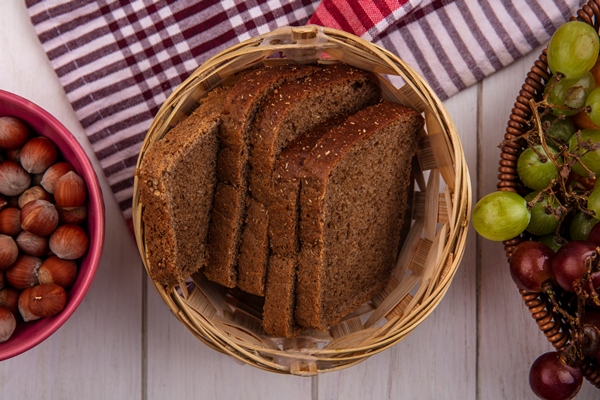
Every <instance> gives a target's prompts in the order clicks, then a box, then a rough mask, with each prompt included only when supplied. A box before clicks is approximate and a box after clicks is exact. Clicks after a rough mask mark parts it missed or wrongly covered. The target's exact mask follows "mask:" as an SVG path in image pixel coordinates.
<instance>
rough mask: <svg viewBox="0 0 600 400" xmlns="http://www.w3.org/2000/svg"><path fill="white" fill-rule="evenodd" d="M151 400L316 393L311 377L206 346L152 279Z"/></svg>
mask: <svg viewBox="0 0 600 400" xmlns="http://www.w3.org/2000/svg"><path fill="white" fill-rule="evenodd" d="M147 297H148V330H147V336H148V352H147V356H146V357H147V360H148V361H147V363H148V374H147V376H148V379H147V388H148V389H147V390H148V397H147V399H148V400H163V399H177V398H185V397H186V396H189V395H190V394H197V395H199V396H200V398H205V399H228V400H229V399H231V400H237V399H239V400H243V399H264V400H270V399H273V400H275V399H281V398H285V399H289V400H308V399H310V398H311V390H312V379H311V378H303V377H295V376H286V375H279V374H275V373H271V372H265V371H262V370H260V369H258V368H255V367H252V366H250V365H247V364H244V363H242V362H241V361H238V360H236V359H235V358H233V357H230V356H226V355H224V354H222V353H220V352H218V351H216V350H213V349H211V348H209V347H208V346H206V345H204V344H203V343H202V342H201V341H200V340H199V339H197V338H196V337H195V336H194V335H193V334H192V333H191V332H190V331H188V330H187V328H185V326H184V325H183V324H181V323H180V322H179V321H178V320H177V319H176V318H175V317H174V316H173V315H172V314H171V311H170V310H169V309H168V307H167V306H166V305H165V304H164V302H163V301H162V299H161V298H160V296H159V295H158V293H157V292H156V290H155V289H154V286H152V284H151V283H148V296H147Z"/></svg>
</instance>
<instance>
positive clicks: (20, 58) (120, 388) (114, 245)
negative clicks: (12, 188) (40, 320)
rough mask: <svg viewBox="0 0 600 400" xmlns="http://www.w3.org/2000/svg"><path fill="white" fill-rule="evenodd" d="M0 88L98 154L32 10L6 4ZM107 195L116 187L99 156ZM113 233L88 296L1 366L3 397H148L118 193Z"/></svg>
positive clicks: (133, 272) (0, 20) (131, 260)
mask: <svg viewBox="0 0 600 400" xmlns="http://www.w3.org/2000/svg"><path fill="white" fill-rule="evenodd" d="M0 88H2V89H4V90H8V91H11V92H13V93H16V94H18V95H21V96H22V97H25V98H27V99H29V100H32V101H34V102H36V103H37V104H38V105H40V106H41V107H43V108H45V109H46V110H47V111H49V112H50V113H51V114H53V115H54V116H55V117H56V118H57V119H58V120H60V121H61V122H62V123H63V124H64V125H65V126H66V127H67V128H69V129H70V130H71V132H73V134H74V135H75V136H76V137H77V138H78V140H79V141H80V142H81V143H82V145H83V147H84V148H85V149H86V151H87V152H88V154H92V152H91V150H90V146H89V143H88V141H87V138H86V136H85V134H84V132H83V129H82V128H81V125H80V124H79V122H78V121H77V119H76V118H75V115H74V113H73V110H72V109H71V107H70V105H69V104H68V102H67V100H66V96H65V94H64V92H63V90H62V88H61V87H60V85H59V82H58V79H57V78H56V75H55V74H54V71H53V70H52V68H51V66H50V64H49V62H48V60H47V58H46V57H45V54H44V52H43V50H42V48H41V45H40V43H39V42H38V40H37V37H36V36H35V32H34V30H33V28H32V26H31V23H30V22H29V19H28V16H27V12H26V10H25V6H24V4H23V3H22V2H18V1H15V0H9V1H2V2H1V3H0ZM92 162H93V163H94V167H95V169H96V171H97V173H98V175H99V177H100V182H101V184H102V190H103V192H104V193H105V194H110V189H109V187H108V185H107V184H106V181H105V179H103V178H102V173H101V172H100V168H99V166H98V164H97V162H96V160H95V158H94V157H92ZM105 202H106V207H105V208H106V217H107V218H106V226H107V235H106V242H105V247H104V252H103V258H102V261H101V264H100V266H99V269H98V273H97V275H96V278H95V280H94V282H93V284H92V287H91V288H90V290H89V292H88V295H87V296H86V298H85V299H84V301H83V302H82V304H81V305H80V307H79V308H78V309H77V311H76V312H75V313H74V315H73V316H72V317H71V318H70V319H69V320H68V321H67V323H66V324H65V325H64V326H62V327H61V328H60V329H59V330H58V331H57V332H56V333H55V334H54V335H53V336H51V337H50V338H49V339H47V340H46V341H44V342H43V343H41V344H40V345H38V346H37V347H35V348H34V349H32V350H30V351H28V352H27V353H25V354H23V355H20V356H18V357H15V358H12V359H10V360H6V361H3V362H2V363H0V398H2V399H40V400H43V399H49V400H50V399H78V398H81V399H139V398H141V387H142V385H141V371H142V369H141V360H142V352H141V343H142V341H141V334H142V325H141V323H142V319H141V308H142V302H141V300H142V296H141V289H142V278H143V277H144V275H143V273H142V266H141V262H140V259H139V255H138V254H137V253H136V252H135V247H134V243H133V240H132V238H131V235H130V234H129V231H128V230H127V228H126V226H125V223H124V220H123V218H122V217H121V215H120V212H119V209H118V207H117V204H116V202H115V201H114V200H113V198H112V196H110V195H108V196H105Z"/></svg>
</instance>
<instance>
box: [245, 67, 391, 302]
mask: <svg viewBox="0 0 600 400" xmlns="http://www.w3.org/2000/svg"><path fill="white" fill-rule="evenodd" d="M379 97H380V89H379V86H378V84H377V81H376V78H375V77H374V75H373V74H371V73H370V72H366V71H363V70H360V69H357V68H354V67H351V66H349V65H347V64H340V63H338V64H330V65H327V66H325V67H323V68H322V70H320V71H319V73H317V74H313V75H309V76H307V77H305V78H303V79H301V80H297V81H289V82H286V83H285V84H282V85H281V86H280V87H279V88H278V89H277V90H276V91H274V92H272V93H271V94H270V95H269V96H268V97H267V99H266V100H265V102H264V104H263V106H262V107H261V109H260V111H259V112H258V114H257V116H256V120H255V122H254V127H253V129H252V132H251V134H250V136H249V140H250V153H249V158H248V163H249V165H250V171H249V174H248V190H249V193H250V196H252V198H254V199H255V200H257V201H259V202H260V203H262V204H263V205H264V207H263V208H262V210H268V205H269V203H270V198H271V197H272V196H273V169H274V167H275V162H276V160H277V158H278V157H279V154H280V153H281V151H282V150H283V148H285V147H286V146H287V145H288V143H289V142H290V141H292V140H293V139H295V138H296V137H297V136H299V135H300V134H302V133H304V132H307V131H308V130H310V129H312V128H313V127H314V126H316V125H317V124H319V123H322V122H324V121H326V120H327V119H329V118H331V117H332V116H334V115H336V114H339V113H353V112H356V111H357V110H359V109H361V108H363V107H366V106H367V105H369V104H374V103H375V102H376V101H378V99H379ZM254 210H257V211H260V210H261V208H259V207H255V208H254ZM249 211H252V210H249ZM265 218H268V215H267V214H266V213H261V214H258V215H253V214H250V213H249V214H248V215H247V218H246V222H247V223H246V224H245V225H244V227H243V233H242V241H241V246H240V263H239V265H238V268H239V271H240V276H242V275H243V276H252V277H254V278H255V279H253V280H252V283H253V285H244V286H243V287H242V286H240V288H242V289H243V290H246V291H248V292H250V293H253V294H258V295H262V294H263V293H264V284H265V277H266V270H267V264H266V263H262V264H260V263H256V262H253V263H245V262H243V261H244V260H253V261H256V260H257V258H256V257H246V256H242V254H244V253H245V252H251V251H256V250H257V249H260V251H261V253H263V254H264V253H265V252H267V251H268V246H269V244H268V241H263V242H261V243H260V247H259V248H257V243H256V240H255V238H258V237H260V236H259V235H260V233H261V232H260V229H262V228H263V226H262V220H264V219H265ZM254 222H259V224H258V226H255V225H254V224H253V223H254ZM262 237H264V235H263V236H262ZM263 259H265V260H266V258H265V257H263ZM242 284H243V282H241V281H240V285H242Z"/></svg>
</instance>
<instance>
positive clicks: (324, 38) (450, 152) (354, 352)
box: [132, 25, 472, 375]
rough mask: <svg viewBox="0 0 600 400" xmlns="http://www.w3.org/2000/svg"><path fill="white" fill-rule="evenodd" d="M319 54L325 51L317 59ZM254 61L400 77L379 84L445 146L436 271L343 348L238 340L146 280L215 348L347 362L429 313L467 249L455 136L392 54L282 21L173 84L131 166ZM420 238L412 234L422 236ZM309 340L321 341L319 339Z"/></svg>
mask: <svg viewBox="0 0 600 400" xmlns="http://www.w3.org/2000/svg"><path fill="white" fill-rule="evenodd" d="M275 52H282V53H284V55H285V58H283V59H276V60H272V59H270V58H269V59H267V57H269V56H270V55H272V54H274V53H275ZM323 55H326V57H325V58H323ZM334 56H335V57H334ZM258 62H323V63H328V62H345V63H348V64H350V65H354V66H355V67H358V68H362V69H367V70H370V71H372V72H375V73H376V74H377V75H378V76H384V75H385V76H392V75H396V76H397V77H400V79H402V80H403V82H404V84H405V85H404V86H403V87H402V88H401V89H400V90H399V89H397V88H395V87H393V86H392V87H389V86H388V83H386V82H384V83H383V86H384V87H383V89H384V91H385V92H386V95H387V96H391V98H392V100H393V101H396V102H400V103H404V104H405V105H408V106H411V107H413V108H417V109H418V110H419V111H421V112H423V113H424V114H425V117H426V121H427V122H428V125H427V126H428V128H429V129H428V131H429V132H428V137H430V138H431V141H435V142H436V143H437V146H438V147H440V146H441V147H440V148H443V149H445V150H443V151H442V150H434V158H435V162H436V165H435V166H434V167H435V168H434V170H435V173H434V172H431V171H433V170H430V171H428V173H429V177H430V178H431V177H432V176H433V175H435V174H437V175H439V176H440V177H441V178H439V180H441V181H442V182H443V185H444V195H445V201H446V202H447V206H448V208H449V209H450V210H449V211H448V214H449V215H448V216H447V219H448V221H447V222H444V223H438V222H437V220H436V221H434V222H431V221H429V226H432V225H433V226H434V227H435V226H438V225H442V228H441V229H440V231H441V233H440V232H438V231H437V230H435V232H434V233H435V234H437V236H436V237H435V240H433V238H432V241H433V244H432V246H436V243H438V242H439V243H438V245H437V247H435V249H436V250H437V253H435V254H433V255H431V257H432V259H433V260H438V261H439V265H437V264H436V268H435V271H433V270H431V271H430V272H427V273H428V274H429V275H428V276H429V278H430V280H431V281H427V282H420V286H419V290H420V291H423V292H425V294H426V295H424V294H421V298H418V299H415V300H416V302H413V303H414V304H412V303H411V304H409V307H411V309H410V312H408V314H407V315H404V314H403V315H402V317H401V318H400V317H398V318H396V320H397V321H395V322H396V323H399V322H403V323H404V324H403V325H398V326H397V325H392V324H390V322H389V321H388V322H387V323H384V325H383V328H385V329H382V327H377V326H374V327H373V330H374V331H375V329H382V330H383V331H386V332H384V334H383V336H382V337H378V338H376V339H377V340H373V341H368V342H367V343H363V344H362V345H360V346H354V347H350V348H347V349H346V348H344V349H338V348H336V349H326V348H324V349H322V348H313V347H311V348H307V349H304V350H305V351H295V352H294V351H290V350H289V349H288V350H284V349H282V348H278V347H277V345H275V346H273V347H268V346H264V347H263V346H261V344H257V343H252V342H250V341H248V340H246V342H244V339H240V338H233V337H232V336H229V335H227V334H224V333H223V332H222V331H220V330H219V329H217V328H216V327H215V325H214V324H213V323H211V322H209V321H207V320H206V318H205V317H203V316H201V315H200V316H199V315H197V314H198V313H197V311H194V310H193V309H191V308H189V307H188V306H187V305H186V303H185V300H184V299H183V297H182V296H181V293H180V291H181V290H179V291H178V290H173V291H171V292H167V291H166V290H165V288H164V287H163V286H162V285H160V284H158V283H157V282H155V281H153V280H152V279H151V281H152V283H153V285H154V287H155V289H156V290H157V291H158V293H159V295H160V296H161V298H162V299H163V301H164V302H165V303H166V304H167V305H168V307H169V308H170V309H171V311H172V312H173V314H174V315H175V316H176V318H177V319H179V320H180V321H181V322H182V323H183V324H184V325H186V327H187V328H188V329H189V330H190V331H191V332H192V333H193V334H194V335H195V336H196V337H198V338H199V339H200V340H201V341H202V342H203V343H205V344H207V345H208V346H210V347H211V348H213V349H215V350H217V351H221V352H223V353H226V354H229V355H231V356H233V357H235V358H237V359H239V360H241V361H243V362H245V363H248V364H251V365H253V366H256V367H258V368H261V369H264V370H267V371H271V372H277V373H288V374H289V373H292V374H297V375H315V374H318V373H320V372H326V371H333V370H337V369H342V368H346V367H349V366H351V365H355V364H357V363H359V362H361V361H363V360H364V359H366V358H368V357H369V356H371V355H373V354H376V353H378V352H380V351H383V350H385V349H387V348H389V347H391V346H392V345H394V344H395V343H397V342H399V341H400V340H402V339H403V338H404V337H405V336H406V335H408V334H409V333H410V332H411V331H412V330H413V329H414V328H415V327H416V326H417V325H419V324H420V323H421V322H422V321H423V320H424V319H425V318H426V317H427V316H428V315H429V314H430V313H431V312H433V310H434V309H435V308H436V306H437V305H438V304H439V302H440V301H441V299H442V298H443V296H444V295H445V293H446V292H447V290H448V288H449V286H450V284H451V282H452V279H453V277H454V275H455V273H456V270H457V269H458V266H459V263H460V261H461V259H462V256H463V254H464V251H465V247H466V238H467V234H468V226H469V218H470V211H471V201H472V196H471V182H470V177H469V172H468V168H467V165H466V161H465V158H464V152H463V149H462V145H461V143H460V138H459V136H458V133H457V131H456V127H455V126H454V123H453V122H452V120H451V118H450V116H449V114H448V112H447V110H446V109H445V107H444V105H443V103H442V102H441V101H440V100H439V98H438V97H437V96H436V95H435V93H434V92H433V90H432V89H431V88H430V86H429V85H428V84H427V83H426V82H425V81H424V80H423V78H421V77H420V76H419V75H418V73H417V72H416V71H415V70H414V69H413V68H411V67H410V66H408V65H406V64H405V63H404V62H403V61H402V60H401V59H400V58H398V57H397V56H396V55H394V54H393V53H391V52H389V51H387V50H385V49H383V48H381V47H379V46H377V45H375V44H372V43H369V42H367V41H365V40H363V39H360V38H358V37H356V36H354V35H351V34H348V33H346V32H343V31H340V30H336V29H332V28H323V27H319V26H316V25H309V26H304V27H281V28H278V29H276V30H274V31H272V32H269V33H266V34H263V35H259V36H256V37H254V38H250V39H248V40H246V41H244V42H241V43H239V44H237V45H234V46H232V47H231V48H229V49H226V50H224V51H222V52H221V53H219V54H217V55H215V56H213V57H211V58H210V59H208V60H207V61H206V62H205V63H203V64H202V65H201V66H200V67H199V68H198V69H197V70H196V71H195V72H194V73H193V74H192V75H191V76H190V77H189V78H188V79H186V81H184V82H183V83H182V84H181V85H179V86H178V87H177V88H176V89H175V90H174V92H173V93H172V94H171V95H170V96H169V98H168V99H167V100H166V101H165V102H164V104H163V105H162V106H161V107H160V109H159V111H158V113H157V114H156V117H155V118H154V120H153V122H152V125H151V127H150V129H149V130H148V134H147V136H146V138H145V140H144V142H143V144H142V148H141V150H140V154H139V157H138V162H137V166H136V168H140V166H141V162H142V161H143V158H144V154H145V152H146V151H147V149H148V148H149V147H150V146H151V145H152V143H153V142H154V141H156V140H159V139H160V137H162V135H164V134H165V133H166V131H167V130H168V129H169V128H170V127H171V126H172V125H174V124H175V123H176V122H177V118H184V116H183V115H187V113H189V111H190V110H189V108H190V104H192V103H193V101H192V100H193V99H194V96H201V95H203V93H204V92H206V91H208V90H210V89H212V87H215V86H218V85H219V84H220V83H221V82H222V80H223V79H225V78H226V77H227V76H229V75H231V74H233V73H235V72H238V71H239V70H241V69H245V68H248V67H250V66H252V65H254V64H256V63H258ZM220 74H224V75H223V76H221V75H220ZM228 74H229V75H228ZM432 146H433V145H432ZM436 151H437V153H436ZM440 153H444V154H443V155H444V156H445V158H442V157H441V156H440V155H439V154H440ZM440 160H441V161H440ZM421 173H422V172H421ZM421 181H422V182H425V179H424V178H423V177H422V179H421ZM139 184H140V183H139V181H138V177H137V175H135V176H134V195H133V209H132V218H133V221H134V231H135V237H136V243H137V246H138V250H139V252H140V255H141V257H142V260H143V263H144V267H145V269H146V270H147V272H148V268H149V267H148V263H147V260H146V256H145V237H144V229H143V224H142V221H141V213H142V208H143V206H142V204H141V203H140V197H139ZM415 186H416V185H415ZM438 186H439V184H438ZM434 189H435V190H433V189H430V190H433V192H432V193H437V192H436V191H439V187H438V188H434ZM415 190H416V189H415ZM425 192H428V191H425ZM432 196H433V195H432ZM436 196H441V194H440V195H436ZM437 201H438V200H436V204H437ZM448 203H449V204H448ZM429 218H431V217H429ZM417 234H419V235H420V236H421V234H420V232H417V233H416V234H415V236H416V235H417ZM420 236H419V238H418V240H422V239H421V238H420ZM436 241H438V242H436ZM425 284H427V286H425ZM179 289H181V288H179ZM196 289H197V287H196ZM417 294H418V293H417ZM393 320H394V319H392V321H393ZM388 325H389V326H388ZM394 328H395V329H394ZM363 331H365V332H366V330H365V329H362V330H361V331H359V332H358V333H362V332H363ZM387 331H389V332H387ZM368 332H370V331H368ZM315 340H317V341H319V339H318V338H317V339H315ZM333 340H335V339H333ZM361 340H362V339H361ZM300 350H303V349H300Z"/></svg>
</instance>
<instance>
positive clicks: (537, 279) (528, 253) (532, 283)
mask: <svg viewBox="0 0 600 400" xmlns="http://www.w3.org/2000/svg"><path fill="white" fill-rule="evenodd" d="M553 256H554V251H552V249H551V248H550V247H548V246H546V245H545V244H543V243H540V242H532V241H526V242H521V243H519V245H518V246H517V247H516V248H515V250H514V251H513V253H512V255H511V256H510V261H509V266H510V276H511V277H512V279H513V281H514V282H515V283H516V284H517V287H518V288H519V289H523V290H527V291H528V292H534V293H539V292H541V291H542V290H543V288H542V286H543V284H544V283H546V282H548V281H551V280H552V273H551V271H550V268H551V265H552V257H553Z"/></svg>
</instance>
